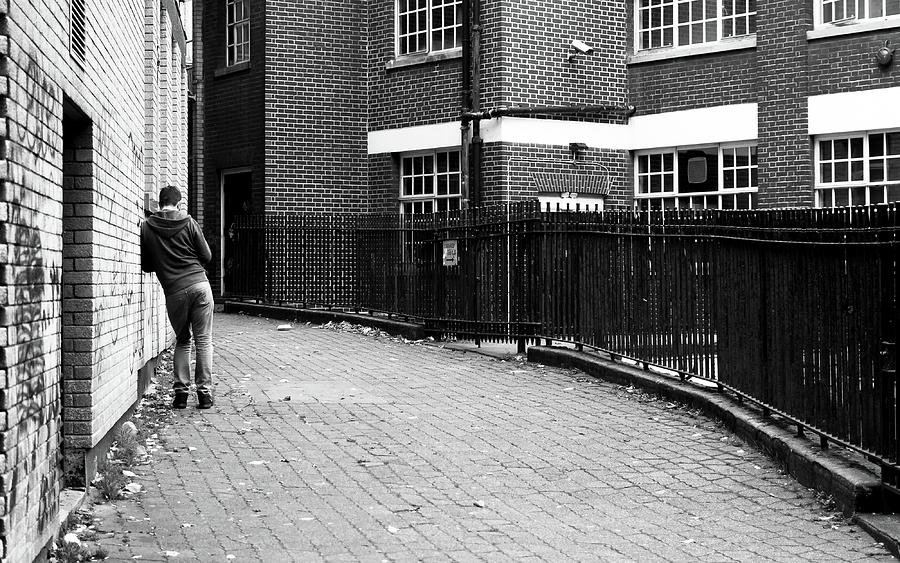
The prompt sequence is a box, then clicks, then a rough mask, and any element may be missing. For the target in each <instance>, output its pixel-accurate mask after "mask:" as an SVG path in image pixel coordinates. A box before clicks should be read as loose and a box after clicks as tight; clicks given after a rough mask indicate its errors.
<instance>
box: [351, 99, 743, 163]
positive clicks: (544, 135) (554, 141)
mask: <svg viewBox="0 0 900 563" xmlns="http://www.w3.org/2000/svg"><path fill="white" fill-rule="evenodd" d="M481 137H482V139H483V140H484V142H485V143H513V144H533V145H553V146H565V147H567V146H568V145H569V143H585V144H587V145H588V146H590V147H594V148H605V149H615V150H635V149H649V148H658V147H674V146H689V145H701V144H709V143H730V142H736V141H747V140H755V139H756V138H757V105H756V104H736V105H730V106H716V107H711V108H700V109H691V110H684V111H671V112H666V113H658V114H653V115H643V116H637V117H632V118H631V120H630V122H629V124H628V125H614V124H608V123H587V122H583V121H560V120H555V119H529V118H523V117H501V118H497V119H484V120H482V121H481ZM460 138H461V137H460V124H459V122H458V121H453V122H450V123H438V124H435V125H420V126H415V127H402V128H399V129H386V130H382V131H372V132H370V133H369V136H368V152H369V154H382V153H394V152H412V151H417V150H426V149H434V148H443V147H458V146H459V145H460Z"/></svg>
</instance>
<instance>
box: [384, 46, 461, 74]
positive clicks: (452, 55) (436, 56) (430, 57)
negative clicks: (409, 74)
mask: <svg viewBox="0 0 900 563" xmlns="http://www.w3.org/2000/svg"><path fill="white" fill-rule="evenodd" d="M459 58H462V49H451V50H449V51H438V52H436V53H427V54H423V55H402V56H399V57H397V58H396V59H391V60H389V61H388V62H387V63H386V64H385V65H384V68H386V69H387V70H391V69H392V68H402V67H405V66H415V65H421V64H428V63H436V62H440V61H447V60H450V59H459Z"/></svg>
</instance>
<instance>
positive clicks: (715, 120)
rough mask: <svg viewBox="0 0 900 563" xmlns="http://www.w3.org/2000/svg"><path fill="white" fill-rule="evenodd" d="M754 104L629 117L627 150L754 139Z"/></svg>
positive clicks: (755, 134)
mask: <svg viewBox="0 0 900 563" xmlns="http://www.w3.org/2000/svg"><path fill="white" fill-rule="evenodd" d="M757 123H758V121H757V106H756V104H736V105H730V106H716V107H711V108H700V109H689V110H683V111H670V112H666V113H657V114H653V115H640V116H636V117H632V118H631V122H630V123H629V128H630V129H631V144H630V146H628V147H627V148H629V149H632V150H634V149H651V148H658V147H682V146H688V145H703V144H709V143H731V142H735V141H747V140H755V139H756V138H757V136H758V126H757Z"/></svg>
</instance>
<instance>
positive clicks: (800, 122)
mask: <svg viewBox="0 0 900 563" xmlns="http://www.w3.org/2000/svg"><path fill="white" fill-rule="evenodd" d="M757 6H758V9H757V24H756V45H757V48H756V50H757V73H758V76H759V80H758V82H757V84H758V88H759V141H758V142H759V145H758V147H759V148H758V151H759V152H758V155H759V185H760V192H759V206H760V207H785V206H795V205H799V206H809V205H811V204H812V185H811V178H812V175H811V174H812V152H811V145H810V140H809V135H808V133H807V131H808V107H807V92H808V78H807V74H806V62H807V42H806V32H807V30H809V29H811V28H812V3H811V2H797V1H794V0H768V1H765V2H759V3H758V4H757Z"/></svg>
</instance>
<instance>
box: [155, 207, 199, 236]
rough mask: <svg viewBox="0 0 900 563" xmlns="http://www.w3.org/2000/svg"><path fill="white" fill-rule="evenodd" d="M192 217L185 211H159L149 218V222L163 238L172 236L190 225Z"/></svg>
mask: <svg viewBox="0 0 900 563" xmlns="http://www.w3.org/2000/svg"><path fill="white" fill-rule="evenodd" d="M189 222H190V217H189V216H188V214H187V213H185V212H184V211H179V210H177V209H176V210H172V211H159V212H157V213H156V214H155V215H151V216H150V217H149V218H148V219H147V224H148V225H150V228H151V229H153V231H154V232H156V234H158V235H159V236H161V237H163V238H172V237H173V236H175V235H177V234H178V233H180V232H181V231H182V230H183V229H184V228H185V227H187V226H188V223H189Z"/></svg>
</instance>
